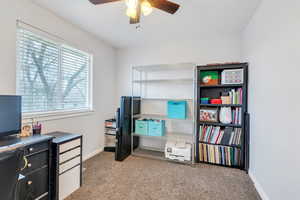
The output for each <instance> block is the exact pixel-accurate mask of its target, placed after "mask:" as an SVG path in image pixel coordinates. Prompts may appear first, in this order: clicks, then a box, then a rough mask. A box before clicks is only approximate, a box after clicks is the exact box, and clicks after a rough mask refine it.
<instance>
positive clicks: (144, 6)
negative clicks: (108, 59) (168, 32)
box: [89, 0, 180, 24]
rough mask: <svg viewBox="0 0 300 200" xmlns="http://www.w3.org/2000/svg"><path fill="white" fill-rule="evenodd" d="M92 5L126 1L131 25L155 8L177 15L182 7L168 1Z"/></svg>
mask: <svg viewBox="0 0 300 200" xmlns="http://www.w3.org/2000/svg"><path fill="white" fill-rule="evenodd" d="M89 1H90V2H91V3H92V4H95V5H99V4H104V3H110V2H116V1H124V2H125V3H126V5H127V11H126V14H127V16H128V17H130V24H137V23H139V22H140V18H141V14H143V15H145V16H147V15H149V14H150V13H151V12H152V11H153V8H158V9H160V10H162V11H165V12H167V13H170V14H174V13H176V11H177V10H178V9H179V7H180V5H178V4H176V3H173V2H171V1H168V0H89Z"/></svg>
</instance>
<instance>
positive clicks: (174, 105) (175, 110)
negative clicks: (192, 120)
mask: <svg viewBox="0 0 300 200" xmlns="http://www.w3.org/2000/svg"><path fill="white" fill-rule="evenodd" d="M186 111H187V103H186V101H168V118H170V119H186Z"/></svg>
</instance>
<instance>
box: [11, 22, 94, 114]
mask: <svg viewBox="0 0 300 200" xmlns="http://www.w3.org/2000/svg"><path fill="white" fill-rule="evenodd" d="M20 30H25V31H29V32H31V33H33V34H36V35H37V36H39V37H41V38H42V39H44V40H46V41H49V42H51V43H55V44H56V45H57V46H58V48H59V65H60V66H59V67H60V68H61V63H62V48H63V47H65V48H69V49H72V50H74V51H78V52H80V53H82V54H84V55H86V56H88V59H89V65H88V69H87V70H88V72H87V73H88V76H87V79H88V80H87V82H88V86H87V90H88V91H87V94H88V95H87V103H88V107H87V108H78V109H62V110H53V111H41V112H22V116H23V119H33V118H49V117H50V118H51V117H54V119H55V117H56V116H57V117H59V118H60V117H65V116H67V117H76V116H80V115H86V114H91V113H93V112H94V105H93V68H94V63H93V61H94V60H93V58H94V57H93V54H91V53H90V52H87V51H85V50H82V49H81V48H77V47H76V46H75V45H70V43H69V42H66V41H65V40H63V39H61V38H60V37H58V36H55V35H52V34H50V33H48V32H46V31H43V30H41V29H39V28H36V27H32V26H30V25H28V24H23V23H20V22H19V23H17V27H16V51H17V52H16V88H15V89H16V94H18V87H19V75H18V73H20V70H21V64H20V60H21V59H20V49H19V44H20V37H19V31H20ZM60 75H61V74H60Z"/></svg>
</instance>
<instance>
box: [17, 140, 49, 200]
mask: <svg viewBox="0 0 300 200" xmlns="http://www.w3.org/2000/svg"><path fill="white" fill-rule="evenodd" d="M51 139H52V138H51V137H47V136H37V137H31V138H28V139H27V140H28V141H26V142H25V146H24V149H25V156H24V161H23V162H24V165H23V166H24V167H23V169H22V171H21V175H22V178H20V180H19V184H18V190H19V191H18V192H19V200H34V199H39V200H50V199H51V196H50V195H51V194H50V178H49V177H50V166H51V159H50V158H51V148H50V147H51Z"/></svg>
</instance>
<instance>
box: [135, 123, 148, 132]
mask: <svg viewBox="0 0 300 200" xmlns="http://www.w3.org/2000/svg"><path fill="white" fill-rule="evenodd" d="M135 133H136V134H139V135H148V120H136V121H135Z"/></svg>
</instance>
